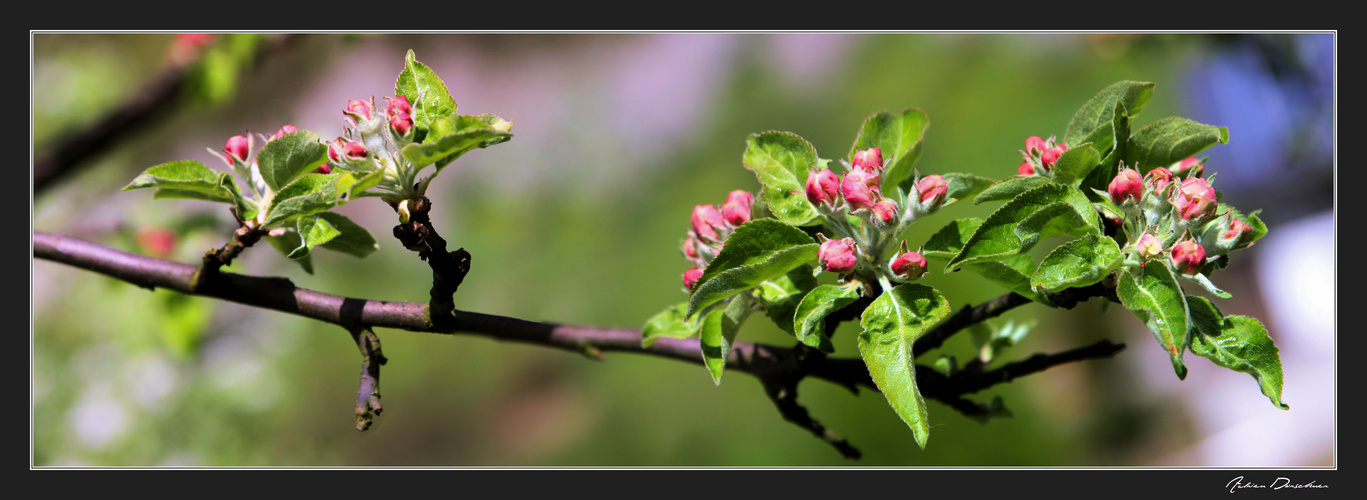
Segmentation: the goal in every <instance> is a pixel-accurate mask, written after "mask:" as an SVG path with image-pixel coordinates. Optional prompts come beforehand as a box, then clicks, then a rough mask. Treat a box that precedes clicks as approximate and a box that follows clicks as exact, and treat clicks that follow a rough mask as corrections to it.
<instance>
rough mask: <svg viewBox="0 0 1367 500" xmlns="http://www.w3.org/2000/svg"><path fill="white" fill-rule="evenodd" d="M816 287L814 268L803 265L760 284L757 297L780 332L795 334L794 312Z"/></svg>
mask: <svg viewBox="0 0 1367 500" xmlns="http://www.w3.org/2000/svg"><path fill="white" fill-rule="evenodd" d="M815 287H816V277H815V276H812V266H810V265H807V264H803V265H800V266H797V267H796V268H793V270H792V271H788V274H784V275H783V276H779V277H777V278H774V279H771V280H767V281H765V282H763V283H760V284H759V288H758V289H757V291H758V292H759V293H758V294H756V295H757V296H758V297H759V301H760V304H762V305H763V306H764V314H765V315H766V316H768V317H769V319H771V320H773V321H774V324H775V325H778V327H779V329H780V330H783V331H785V332H788V333H793V311H795V310H796V309H797V304H798V302H800V301H801V300H802V297H803V296H805V295H807V292H810V291H811V290H812V289H813V288H815ZM813 347H815V346H813Z"/></svg>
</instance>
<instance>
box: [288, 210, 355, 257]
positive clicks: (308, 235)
mask: <svg viewBox="0 0 1367 500" xmlns="http://www.w3.org/2000/svg"><path fill="white" fill-rule="evenodd" d="M296 229H297V230H298V231H299V237H300V238H301V239H302V240H303V241H302V244H300V245H299V247H298V248H295V249H294V251H292V252H290V254H289V255H286V257H289V258H291V259H298V258H300V257H303V256H305V255H308V254H309V252H311V251H313V247H315V246H318V245H321V244H323V243H327V242H328V241H330V240H332V239H333V238H335V237H337V235H339V234H342V232H341V231H338V230H337V228H336V227H333V226H332V223H331V222H328V221H327V219H323V218H322V217H318V216H314V215H308V216H304V217H300V218H299V219H298V220H297V221H296Z"/></svg>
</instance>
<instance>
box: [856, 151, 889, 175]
mask: <svg viewBox="0 0 1367 500" xmlns="http://www.w3.org/2000/svg"><path fill="white" fill-rule="evenodd" d="M853 160H854V168H862V169H864V170H868V171H869V172H881V171H883V150H882V149H880V148H869V149H865V150H863V151H860V152H858V153H855V154H854V158H853Z"/></svg>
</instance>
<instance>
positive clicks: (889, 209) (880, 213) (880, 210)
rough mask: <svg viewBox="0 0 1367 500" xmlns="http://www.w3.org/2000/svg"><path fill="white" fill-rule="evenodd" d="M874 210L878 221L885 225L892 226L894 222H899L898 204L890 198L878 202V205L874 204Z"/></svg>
mask: <svg viewBox="0 0 1367 500" xmlns="http://www.w3.org/2000/svg"><path fill="white" fill-rule="evenodd" d="M872 210H873V215H874V217H876V218H877V221H878V222H882V223H883V224H885V225H886V224H892V223H893V221H896V220H897V203H895V202H893V201H892V200H890V199H888V198H883V199H880V200H878V202H877V203H874V204H873V208H872Z"/></svg>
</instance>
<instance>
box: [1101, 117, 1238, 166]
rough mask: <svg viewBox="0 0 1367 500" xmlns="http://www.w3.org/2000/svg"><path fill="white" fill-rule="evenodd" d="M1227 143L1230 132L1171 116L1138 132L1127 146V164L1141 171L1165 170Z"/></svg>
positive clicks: (1225, 129) (1222, 128)
mask: <svg viewBox="0 0 1367 500" xmlns="http://www.w3.org/2000/svg"><path fill="white" fill-rule="evenodd" d="M1217 143H1219V144H1228V143H1229V129H1227V128H1225V127H1216V126H1213V125H1204V124H1201V123H1197V122H1194V121H1191V120H1188V119H1186V118H1181V117H1176V116H1171V117H1168V118H1164V119H1162V120H1158V121H1156V122H1153V123H1150V124H1149V125H1147V126H1145V127H1144V128H1141V129H1139V131H1138V132H1135V134H1134V135H1133V136H1131V137H1130V140H1129V143H1128V144H1126V148H1127V151H1126V161H1125V162H1126V163H1128V164H1132V165H1136V168H1137V169H1138V170H1139V171H1140V172H1147V171H1149V170H1151V169H1153V168H1154V167H1167V166H1169V165H1172V164H1173V163H1176V162H1179V161H1182V160H1184V159H1186V158H1188V157H1190V156H1192V155H1195V154H1196V153H1200V152H1201V151H1203V150H1205V149H1206V148H1209V147H1211V146H1214V145H1215V144H1217Z"/></svg>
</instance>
